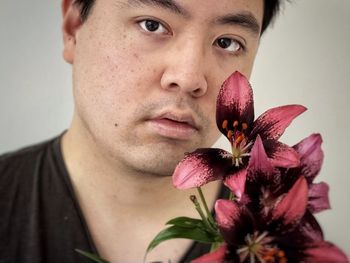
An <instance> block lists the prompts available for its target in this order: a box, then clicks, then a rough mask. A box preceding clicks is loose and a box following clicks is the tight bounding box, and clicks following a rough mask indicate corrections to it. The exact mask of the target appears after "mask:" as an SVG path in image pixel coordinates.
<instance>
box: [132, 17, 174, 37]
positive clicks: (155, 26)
mask: <svg viewBox="0 0 350 263" xmlns="http://www.w3.org/2000/svg"><path fill="white" fill-rule="evenodd" d="M138 24H139V25H140V27H141V28H142V29H143V30H145V31H147V32H151V33H155V34H167V33H168V30H167V29H166V28H165V26H163V25H162V23H160V22H158V21H155V20H152V19H145V20H142V21H139V22H138Z"/></svg>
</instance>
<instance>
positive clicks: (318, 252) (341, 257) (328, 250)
mask: <svg viewBox="0 0 350 263" xmlns="http://www.w3.org/2000/svg"><path fill="white" fill-rule="evenodd" d="M305 254H306V255H307V257H308V258H307V262H315V263H316V262H337V263H347V262H349V259H348V258H347V256H346V255H345V253H344V252H343V251H341V250H340V249H339V248H337V247H336V246H334V245H333V244H332V243H329V242H322V243H319V244H317V245H316V246H315V247H314V248H310V249H307V250H306V251H305Z"/></svg>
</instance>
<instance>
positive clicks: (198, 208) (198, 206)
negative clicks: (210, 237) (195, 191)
mask: <svg viewBox="0 0 350 263" xmlns="http://www.w3.org/2000/svg"><path fill="white" fill-rule="evenodd" d="M190 199H191V201H192V202H193V204H194V206H195V208H196V210H197V211H198V213H199V215H200V217H201V218H202V220H203V223H204V225H205V226H206V227H207V228H208V229H209V230H210V231H213V232H214V233H216V232H217V231H216V229H215V228H214V227H213V226H212V225H211V224H210V223H209V222H208V219H207V217H206V216H205V215H204V213H203V210H202V207H201V205H200V203H199V202H198V200H197V197H196V196H195V195H191V196H190Z"/></svg>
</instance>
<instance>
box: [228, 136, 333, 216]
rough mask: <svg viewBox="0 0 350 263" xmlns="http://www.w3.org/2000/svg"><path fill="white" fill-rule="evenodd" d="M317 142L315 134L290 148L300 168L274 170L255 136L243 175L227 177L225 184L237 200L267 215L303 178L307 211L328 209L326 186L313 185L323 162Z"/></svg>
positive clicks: (319, 140) (317, 138)
mask: <svg viewBox="0 0 350 263" xmlns="http://www.w3.org/2000/svg"><path fill="white" fill-rule="evenodd" d="M321 143H322V138H321V136H320V135H319V134H312V135H310V136H309V137H307V138H306V139H304V140H302V141H301V142H299V143H298V144H296V145H295V146H293V148H294V149H295V150H296V151H297V153H298V154H299V156H300V165H299V166H298V167H295V168H289V169H284V168H280V169H276V168H275V167H274V166H273V165H272V163H271V161H270V159H269V158H268V156H267V154H266V152H265V149H264V146H263V143H262V140H261V138H260V137H259V136H258V137H257V139H256V141H255V144H254V146H253V148H252V151H251V158H250V160H249V164H248V167H247V170H246V172H245V173H244V174H243V173H241V174H239V175H238V176H232V177H229V178H227V179H226V185H227V186H228V187H229V188H230V190H231V191H232V192H233V193H234V194H235V196H236V197H237V201H239V202H241V203H247V202H250V205H252V204H253V205H257V206H256V207H250V208H251V209H252V210H256V211H260V210H261V209H263V210H264V211H265V214H267V213H268V212H269V211H270V209H272V208H273V205H275V204H276V203H278V202H279V200H280V199H281V198H282V197H283V196H284V195H285V194H286V193H288V191H290V189H291V188H292V187H293V186H294V185H295V183H296V182H297V180H298V179H300V178H301V177H303V178H305V181H306V182H307V185H308V202H307V208H308V210H309V211H310V212H311V213H316V212H320V211H323V210H325V209H329V208H330V205H329V199H328V189H329V188H328V185H327V184H326V183H324V182H321V183H317V184H314V183H313V180H314V178H315V177H316V175H317V174H318V173H319V171H320V169H321V165H322V161H323V151H322V149H321ZM243 192H244V193H243ZM242 195H243V197H242ZM261 206H262V207H261Z"/></svg>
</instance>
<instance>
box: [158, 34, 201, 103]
mask: <svg viewBox="0 0 350 263" xmlns="http://www.w3.org/2000/svg"><path fill="white" fill-rule="evenodd" d="M164 63H165V64H164V65H165V66H164V72H163V74H162V78H161V86H162V88H163V89H166V90H169V91H182V92H185V93H187V94H190V95H191V96H192V97H196V98H197V97H201V96H203V95H205V94H206V92H207V89H208V82H207V78H206V73H205V66H206V63H205V52H204V49H203V48H201V47H200V45H198V43H196V41H194V40H187V41H182V42H180V43H179V45H174V47H173V48H171V49H169V52H168V53H167V56H166V58H164Z"/></svg>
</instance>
